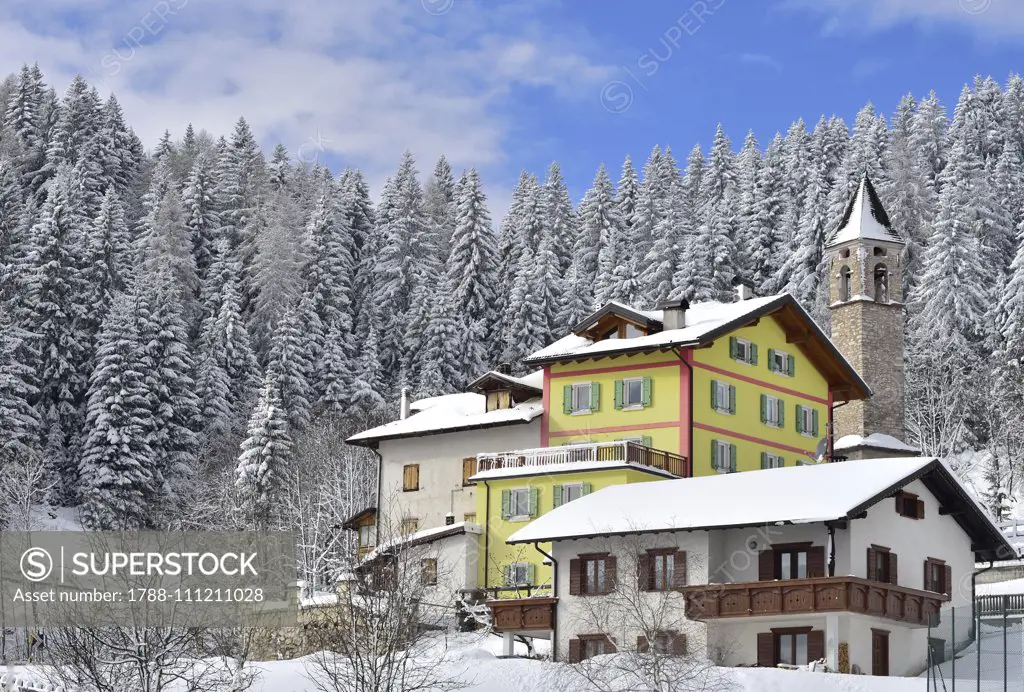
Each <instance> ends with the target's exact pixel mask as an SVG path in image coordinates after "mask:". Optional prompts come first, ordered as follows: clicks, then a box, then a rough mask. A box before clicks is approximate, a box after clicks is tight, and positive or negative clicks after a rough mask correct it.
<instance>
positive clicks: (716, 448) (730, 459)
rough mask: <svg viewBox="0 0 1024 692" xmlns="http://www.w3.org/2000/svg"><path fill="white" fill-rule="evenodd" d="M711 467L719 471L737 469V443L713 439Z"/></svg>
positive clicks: (727, 471) (726, 471) (724, 471)
mask: <svg viewBox="0 0 1024 692" xmlns="http://www.w3.org/2000/svg"><path fill="white" fill-rule="evenodd" d="M711 467H712V468H713V469H714V470H715V471H718V473H733V472H735V471H736V445H734V444H729V443H728V442H722V441H721V440H712V441H711Z"/></svg>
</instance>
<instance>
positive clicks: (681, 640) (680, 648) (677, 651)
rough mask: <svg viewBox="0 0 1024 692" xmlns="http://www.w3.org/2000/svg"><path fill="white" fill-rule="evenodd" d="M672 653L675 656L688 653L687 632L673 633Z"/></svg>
mask: <svg viewBox="0 0 1024 692" xmlns="http://www.w3.org/2000/svg"><path fill="white" fill-rule="evenodd" d="M672 655H673V656H685V655H686V635H685V634H681V633H680V634H673V635H672Z"/></svg>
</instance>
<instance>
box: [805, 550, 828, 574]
mask: <svg viewBox="0 0 1024 692" xmlns="http://www.w3.org/2000/svg"><path fill="white" fill-rule="evenodd" d="M807 576H808V577H810V578H811V579H815V578H817V577H824V576H825V548H824V547H822V546H820V545H819V546H815V547H813V548H808V549H807Z"/></svg>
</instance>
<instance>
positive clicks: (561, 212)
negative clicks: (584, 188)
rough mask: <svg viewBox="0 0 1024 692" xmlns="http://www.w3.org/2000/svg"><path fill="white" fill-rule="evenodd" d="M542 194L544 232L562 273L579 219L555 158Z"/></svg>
mask: <svg viewBox="0 0 1024 692" xmlns="http://www.w3.org/2000/svg"><path fill="white" fill-rule="evenodd" d="M543 194H544V212H543V222H544V235H545V236H546V237H548V238H551V249H552V250H553V251H554V252H555V256H556V257H558V266H559V268H560V271H561V272H562V273H563V274H564V273H565V272H567V271H568V269H569V265H571V264H572V261H573V256H572V253H573V243H575V241H576V236H577V235H578V234H579V220H578V218H577V216H576V211H575V210H574V209H573V206H572V200H571V199H570V197H569V189H568V188H567V187H566V185H565V179H564V178H563V177H562V171H561V169H560V168H559V166H558V162H556V161H552V162H551V165H550V166H548V173H547V179H546V180H545V181H544V190H543Z"/></svg>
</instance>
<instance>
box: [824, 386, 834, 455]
mask: <svg viewBox="0 0 1024 692" xmlns="http://www.w3.org/2000/svg"><path fill="white" fill-rule="evenodd" d="M834 405H835V402H834V401H833V397H832V390H831V389H830V390H828V427H827V428H825V438H826V439H827V440H828V446H827V447H826V449H825V454H827V455H828V460H829V461H832V454H833V453H834V450H833V449H832V445H833V444H835V440H836V435H835V432H836V429H835V427H834V425H835V424H834V422H833V420H832V418H833V416H832V407H833V406H834Z"/></svg>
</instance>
